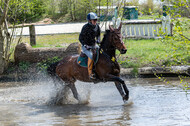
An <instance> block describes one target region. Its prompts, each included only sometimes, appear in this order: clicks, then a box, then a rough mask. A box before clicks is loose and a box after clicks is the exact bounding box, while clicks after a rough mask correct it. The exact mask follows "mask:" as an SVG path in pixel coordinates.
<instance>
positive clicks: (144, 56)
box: [119, 39, 190, 68]
mask: <svg viewBox="0 0 190 126" xmlns="http://www.w3.org/2000/svg"><path fill="white" fill-rule="evenodd" d="M125 45H126V46H127V48H128V52H127V54H125V55H124V56H121V57H120V58H119V62H120V63H121V65H122V66H123V67H127V68H128V67H147V66H151V67H156V66H163V65H164V66H169V65H180V64H179V63H178V62H177V61H175V60H174V59H173V57H172V55H173V49H172V48H170V47H169V46H168V45H167V44H165V43H163V42H161V41H160V40H155V39H149V40H125ZM180 53H184V52H183V50H180ZM182 57H183V58H186V59H184V60H183V62H184V63H187V62H188V60H190V58H189V57H188V55H182ZM178 58H180V57H178ZM185 61H186V62H185ZM181 63H182V62H181Z"/></svg>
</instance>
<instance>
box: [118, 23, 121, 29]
mask: <svg viewBox="0 0 190 126" xmlns="http://www.w3.org/2000/svg"><path fill="white" fill-rule="evenodd" d="M121 27H122V22H121V23H120V25H119V27H118V30H119V31H121Z"/></svg>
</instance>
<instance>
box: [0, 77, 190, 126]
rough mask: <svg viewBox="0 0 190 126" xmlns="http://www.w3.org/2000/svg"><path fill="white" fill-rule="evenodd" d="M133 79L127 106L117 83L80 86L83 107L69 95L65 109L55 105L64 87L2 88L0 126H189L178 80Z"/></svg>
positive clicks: (187, 101)
mask: <svg viewBox="0 0 190 126" xmlns="http://www.w3.org/2000/svg"><path fill="white" fill-rule="evenodd" d="M169 80H170V83H171V84H172V85H171V84H165V83H163V82H160V81H159V80H158V79H156V78H154V79H152V78H148V79H130V80H126V81H125V82H126V84H127V86H128V88H129V91H130V99H129V102H128V103H126V104H124V103H123V101H122V99H121V97H120V95H119V92H118V91H117V89H116V88H115V86H114V84H113V83H99V84H88V83H82V82H77V83H76V86H77V89H78V92H79V94H81V98H82V103H81V104H78V103H77V101H76V100H75V99H74V98H73V97H72V94H70V92H68V96H67V102H68V103H69V104H65V105H55V104H52V103H53V101H55V100H56V99H57V94H58V92H59V91H60V89H61V87H60V86H58V87H57V86H55V85H54V84H53V82H52V81H48V82H45V81H42V82H6V83H0V126H62V125H72V126H80V125H88V126H91V125H92V126H94V125H113V126H114V125H115V126H117V125H119V126H127V125H132V126H175V125H176V126H189V125H190V107H189V106H190V96H189V94H188V93H189V91H188V92H187V93H186V92H185V91H184V90H183V89H182V88H180V87H179V86H178V84H179V82H180V81H179V80H177V78H170V79H169Z"/></svg>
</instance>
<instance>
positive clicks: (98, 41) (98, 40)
mask: <svg viewBox="0 0 190 126" xmlns="http://www.w3.org/2000/svg"><path fill="white" fill-rule="evenodd" d="M96 43H98V44H100V36H98V37H97V40H96Z"/></svg>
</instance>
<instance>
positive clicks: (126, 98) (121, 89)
mask: <svg viewBox="0 0 190 126" xmlns="http://www.w3.org/2000/svg"><path fill="white" fill-rule="evenodd" d="M115 86H116V87H117V89H118V91H119V93H120V95H121V97H122V98H123V101H124V102H125V101H127V100H128V99H129V91H128V89H127V86H126V85H125V84H121V83H119V82H115ZM122 86H123V87H122ZM124 86H125V88H124ZM123 89H124V91H125V93H126V94H125V93H124V91H123ZM126 89H127V90H126Z"/></svg>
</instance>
